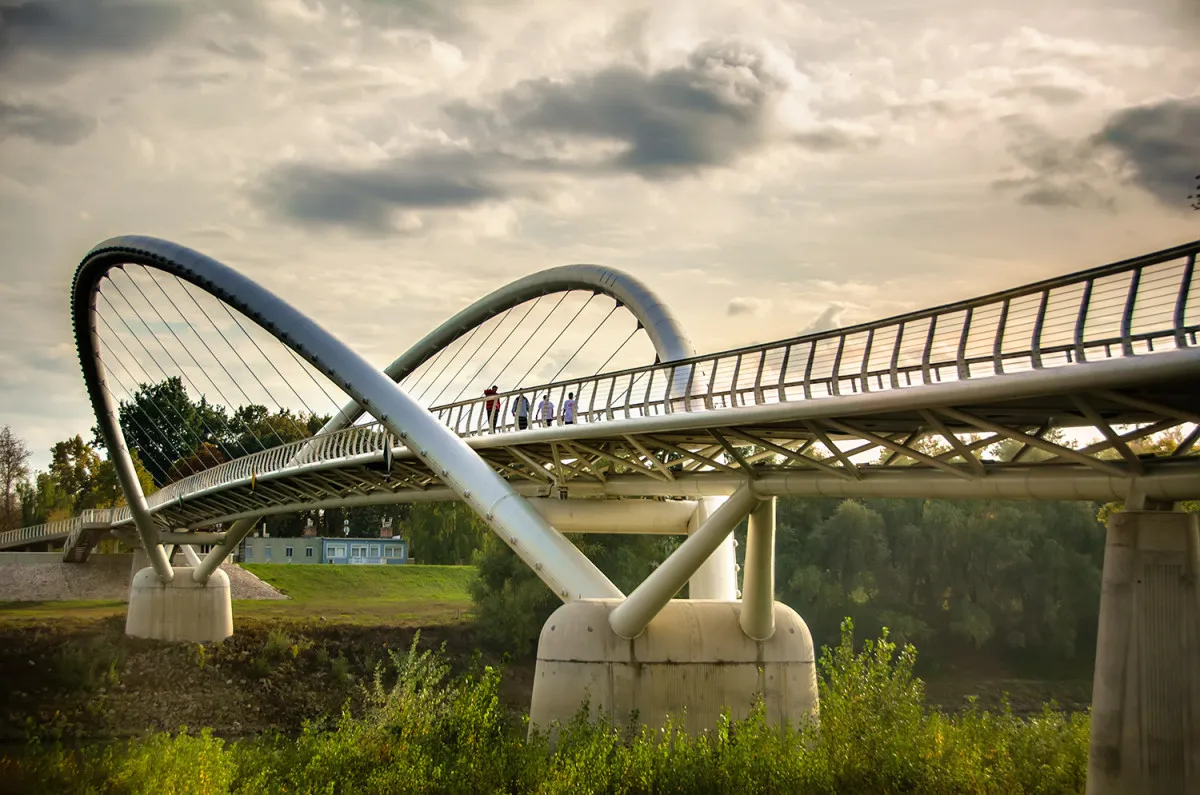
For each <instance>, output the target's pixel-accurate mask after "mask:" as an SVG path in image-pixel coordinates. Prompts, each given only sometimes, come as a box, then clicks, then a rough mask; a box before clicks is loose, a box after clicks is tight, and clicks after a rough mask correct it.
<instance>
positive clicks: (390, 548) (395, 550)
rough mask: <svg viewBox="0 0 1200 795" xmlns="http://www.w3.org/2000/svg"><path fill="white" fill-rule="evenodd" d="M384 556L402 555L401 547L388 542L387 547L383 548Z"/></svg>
mask: <svg viewBox="0 0 1200 795" xmlns="http://www.w3.org/2000/svg"><path fill="white" fill-rule="evenodd" d="M383 556H384V557H385V558H398V557H400V547H398V546H396V545H395V544H388V545H387V546H386V547H384V548H383Z"/></svg>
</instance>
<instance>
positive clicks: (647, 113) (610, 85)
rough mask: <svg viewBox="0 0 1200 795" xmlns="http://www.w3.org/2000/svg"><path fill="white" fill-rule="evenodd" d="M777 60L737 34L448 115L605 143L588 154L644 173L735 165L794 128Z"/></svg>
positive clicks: (666, 174) (841, 140)
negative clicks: (657, 63)
mask: <svg viewBox="0 0 1200 795" xmlns="http://www.w3.org/2000/svg"><path fill="white" fill-rule="evenodd" d="M789 88H790V86H789V78H788V75H787V74H786V70H785V69H784V68H783V67H782V65H780V64H775V63H772V62H771V58H769V57H768V55H767V54H766V53H764V52H763V51H762V50H761V49H759V48H756V47H753V46H749V45H746V44H741V43H737V42H725V43H713V42H710V43H707V44H704V45H701V46H699V47H698V48H696V49H695V50H694V51H693V52H692V53H691V54H690V55H689V56H688V58H687V60H686V62H685V63H683V64H682V65H680V66H676V67H673V68H669V69H663V70H661V71H658V72H646V71H642V70H639V69H635V68H633V67H628V66H614V67H611V68H608V69H604V70H602V71H600V72H597V73H595V74H586V75H576V76H573V77H571V78H569V79H566V80H550V79H539V80H530V81H526V82H524V83H521V84H520V85H517V86H515V87H514V88H512V89H510V90H508V91H506V92H504V93H503V94H501V95H500V97H499V98H498V99H497V101H496V103H495V106H494V107H492V108H488V109H484V108H480V107H477V106H472V105H469V104H465V103H460V104H457V105H453V106H451V107H450V108H448V113H449V115H450V116H451V117H452V118H454V119H456V120H458V121H459V122H460V123H462V124H463V126H464V127H465V128H466V129H467V130H470V131H473V132H474V133H475V134H476V135H481V136H483V137H485V138H486V139H489V140H492V141H502V142H512V141H528V140H529V138H530V136H533V137H535V138H540V139H542V140H544V141H546V142H549V143H551V145H553V143H554V142H561V141H562V140H564V139H565V140H568V141H569V140H572V139H574V140H587V141H592V142H595V143H597V144H600V145H604V144H609V145H611V146H610V149H611V148H613V147H615V151H605V150H604V149H603V148H602V149H601V150H600V151H601V154H599V155H595V156H594V159H592V160H591V163H592V164H593V165H596V166H601V167H603V168H607V169H610V170H614V171H629V172H633V173H635V174H638V175H640V176H642V177H646V178H648V179H662V178H671V177H677V176H679V175H681V174H687V173H694V172H697V171H700V170H704V169H709V168H717V167H724V166H730V165H733V164H734V163H736V162H737V161H738V160H739V159H740V158H741V157H742V156H744V155H746V154H749V153H751V152H754V151H757V150H759V149H762V148H763V147H765V146H767V145H768V144H769V143H771V142H773V141H780V140H785V139H787V138H788V134H787V131H786V129H785V128H784V126H783V125H782V124H781V121H780V119H779V117H778V114H777V110H778V106H779V103H780V101H781V99H782V98H783V96H784V94H785V93H786V92H787V91H788V90H789ZM859 139H860V136H859V135H856V134H855V132H854V131H852V130H850V129H846V128H839V127H836V126H830V125H820V126H818V127H817V128H815V129H812V130H806V131H803V132H796V133H794V134H792V135H791V136H790V140H792V141H793V142H794V143H796V144H798V145H800V146H804V147H806V148H810V149H813V150H815V151H835V150H845V149H852V148H854V147H856V146H857V145H858V143H859Z"/></svg>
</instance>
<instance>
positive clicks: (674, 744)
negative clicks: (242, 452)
mask: <svg viewBox="0 0 1200 795" xmlns="http://www.w3.org/2000/svg"><path fill="white" fill-rule="evenodd" d="M915 657H916V655H915V652H914V651H913V650H912V649H911V647H906V648H904V649H897V647H896V645H895V644H894V643H892V642H891V641H890V640H889V639H888V637H887V634H886V633H884V635H883V637H881V638H879V639H878V640H874V641H868V642H867V643H866V644H864V647H863V649H862V650H861V651H856V650H855V648H854V643H853V628H852V626H851V625H850V624H849V622H847V623H846V624H845V625H844V626H843V631H842V640H841V643H840V644H839V645H838V646H837V647H836V648H834V649H832V650H829V649H826V650H824V652H823V654H822V657H821V662H820V667H819V673H820V680H819V686H820V695H821V716H820V724H819V726H805V727H801V728H799V729H779V728H776V727H773V726H771V725H769V724H768V722H767V721H766V719H765V713H764V710H763V709H762V706H761V704H760V705H759V706H758V707H757V708H756V709H755V710H754V711H753V712H752V714H751V715H750V717H748V718H747V719H745V720H741V721H733V720H730V719H729V718H728V716H726V717H725V718H724V719H723V720H722V721H720V723H719V725H718V726H717V727H716V728H715V730H713V731H711V732H708V733H706V734H704V735H701V736H699V737H688V736H687V735H685V734H684V733H683V732H682V731H680V730H679V729H678V727H676V726H674V725H668V726H666V727H664V728H663V729H661V730H650V729H645V728H640V727H628V726H627V727H613V726H611V725H609V724H606V723H594V722H589V720H588V719H587V713H586V711H581V712H580V714H579V715H578V716H577V717H576V718H575V719H574V720H572V721H571V722H570V723H569V724H568V725H567V726H564V727H561V731H560V732H559V733H558V738H557V744H556V747H555V748H553V749H552V748H551V747H550V744H549V743H548V742H547V739H546V737H545V736H544V735H542V734H539V733H537V732H534V733H532V734H531V735H530V736H529V737H528V738H527V736H526V735H527V731H526V723H525V721H523V720H520V719H518V718H516V717H515V716H513V715H512V714H511V713H508V712H506V711H505V710H503V709H502V708H501V707H500V703H499V698H498V695H497V693H498V687H499V683H500V674H499V672H498V671H496V670H494V669H493V668H490V667H481V666H479V665H478V664H477V665H476V666H474V669H473V670H472V671H471V672H470V673H467V674H465V675H463V676H460V677H457V678H452V677H451V676H450V668H449V666H448V664H447V663H446V660H445V657H444V656H443V655H442V654H439V653H434V652H432V651H419V650H418V648H417V645H416V642H415V641H414V644H413V646H412V648H410V649H409V651H408V652H407V653H404V654H400V653H395V652H392V653H390V655H389V659H387V660H386V661H384V663H382V664H381V665H380V666H379V668H378V669H377V673H376V676H375V677H374V679H373V681H371V682H369V683H367V684H366V685H364V687H365V691H366V695H367V697H368V701H369V703H370V708H369V710H368V711H367V714H366V715H365V716H364V717H362V718H355V717H352V716H351V715H350V714H349V713H348V712H345V713H343V714H342V715H341V717H340V718H339V719H337V720H335V721H333V722H332V724H331V725H328V726H326V725H321V726H318V725H315V724H314V725H310V726H308V727H306V728H305V730H304V731H303V732H302V734H301V735H300V736H299V737H298V738H294V737H281V736H267V737H262V738H259V739H256V740H252V741H243V742H238V743H224V742H222V741H221V740H218V739H214V738H212V737H211V736H210V735H208V734H207V733H202V734H201V735H200V736H198V737H196V736H187V735H186V734H178V735H174V736H172V735H170V734H165V733H161V734H155V735H152V736H150V737H149V738H147V739H144V740H141V741H137V742H133V743H125V744H117V745H108V746H103V747H98V748H89V749H84V750H82V751H70V750H62V749H58V748H49V749H42V748H35V749H32V750H31V752H30V753H28V754H24V755H22V756H21V757H19V758H15V759H2V760H0V780H3V781H5V783H6V786H8V787H10V789H11V791H15V792H27V791H30V792H31V791H38V792H41V791H56V792H64V793H75V792H79V793H82V792H95V791H102V792H114V791H116V792H150V791H165V792H182V793H191V792H195V793H201V792H202V793H226V792H234V793H258V792H330V793H334V792H354V793H360V792H361V793H440V792H455V793H457V792H473V793H491V792H539V793H571V794H572V795H574V793H599V792H605V793H607V792H613V793H616V792H621V793H640V792H664V793H665V792H672V793H706V794H707V793H725V792H730V793H733V792H736V793H739V795H741V794H742V793H752V792H789V793H834V792H836V793H893V792H906V793H1017V792H1031V793H1046V795H1050V794H1052V793H1081V792H1082V791H1083V788H1084V780H1085V771H1086V767H1087V742H1088V718H1087V716H1086V715H1072V716H1067V715H1064V714H1062V713H1061V712H1059V711H1056V710H1055V709H1053V708H1052V707H1049V706H1048V707H1046V709H1045V710H1044V712H1043V713H1042V715H1040V716H1039V717H1037V718H1032V719H1027V720H1023V719H1020V718H1017V717H1014V716H1013V715H1012V713H1011V712H1010V711H1008V710H1007V709H1005V710H1003V711H1001V712H999V713H995V712H987V711H983V710H979V709H975V708H972V709H970V710H968V711H967V712H966V713H965V714H963V715H959V716H947V715H944V714H941V713H939V712H936V711H929V710H928V709H927V708H926V707H925V705H924V703H923V688H922V685H921V682H920V680H918V679H916V677H915V676H914V675H913V670H912V669H913V663H914V661H915Z"/></svg>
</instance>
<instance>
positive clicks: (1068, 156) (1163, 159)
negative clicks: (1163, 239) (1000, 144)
mask: <svg viewBox="0 0 1200 795" xmlns="http://www.w3.org/2000/svg"><path fill="white" fill-rule="evenodd" d="M1004 121H1005V125H1006V127H1007V129H1008V130H1009V131H1010V133H1011V135H1012V140H1013V143H1012V146H1011V149H1010V151H1011V153H1012V155H1013V157H1014V158H1015V159H1016V160H1017V162H1018V163H1019V164H1020V165H1021V167H1022V171H1021V173H1020V174H1019V175H1017V176H1008V177H1004V178H1001V179H998V180H996V181H995V182H994V183H993V186H994V187H995V188H997V189H999V190H1002V191H1015V192H1016V193H1017V195H1018V197H1019V200H1020V201H1021V202H1022V203H1023V204H1030V205H1038V206H1043V207H1076V208H1082V207H1094V208H1112V207H1113V206H1114V199H1113V194H1114V193H1115V192H1116V191H1117V187H1118V185H1119V182H1120V179H1119V178H1120V177H1122V176H1124V177H1125V178H1126V180H1127V181H1128V182H1131V183H1132V184H1134V185H1136V186H1138V187H1139V188H1141V189H1142V190H1145V191H1146V192H1147V193H1148V194H1150V195H1151V196H1153V197H1155V198H1156V199H1158V200H1159V201H1160V202H1162V203H1163V204H1164V205H1166V206H1168V207H1172V208H1176V209H1179V210H1184V209H1186V208H1187V204H1186V201H1185V198H1186V197H1187V195H1188V193H1189V192H1190V191H1191V189H1192V188H1193V187H1194V186H1193V182H1194V179H1193V178H1194V176H1195V172H1197V171H1200V133H1197V132H1196V131H1197V130H1200V97H1190V98H1187V99H1169V100H1163V101H1159V102H1154V103H1150V104H1146V105H1140V106H1136V107H1131V108H1125V109H1123V110H1119V111H1117V112H1115V113H1113V114H1112V115H1111V116H1110V117H1109V118H1108V120H1107V122H1105V124H1104V125H1103V127H1102V128H1101V130H1100V131H1099V132H1097V133H1095V134H1094V135H1091V136H1089V137H1087V138H1085V139H1083V140H1079V141H1069V140H1064V139H1062V138H1059V137H1056V136H1054V135H1052V134H1050V133H1049V132H1048V131H1047V130H1045V129H1044V128H1043V127H1041V126H1039V125H1037V124H1035V123H1033V122H1031V121H1030V120H1029V119H1027V118H1025V117H1020V116H1015V117H1010V118H1008V119H1006V120H1004Z"/></svg>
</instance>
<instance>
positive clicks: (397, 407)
mask: <svg viewBox="0 0 1200 795" xmlns="http://www.w3.org/2000/svg"><path fill="white" fill-rule="evenodd" d="M127 264H133V265H141V266H144V267H148V268H153V269H156V270H159V271H162V272H164V273H169V274H172V275H174V276H177V277H178V278H180V279H182V280H184V281H186V282H189V283H190V284H193V285H195V286H196V287H199V288H200V289H202V290H204V291H205V292H207V293H209V294H210V295H212V296H214V297H215V298H217V299H218V300H220V301H223V302H225V303H226V304H228V305H229V306H231V307H233V308H235V309H237V310H238V311H239V312H241V313H242V314H243V315H245V316H246V317H248V318H250V319H252V320H253V321H254V322H255V323H257V324H258V325H259V326H260V327H262V328H263V329H265V330H266V331H267V332H269V333H270V334H271V335H272V336H274V337H275V338H276V339H278V340H279V341H280V342H281V343H283V344H284V345H286V346H287V347H289V348H290V349H292V350H293V351H295V352H296V353H297V354H298V355H299V356H301V357H302V358H304V359H306V360H307V361H308V362H309V363H310V364H312V365H313V367H315V368H316V369H317V370H318V371H320V372H321V373H323V374H324V375H325V376H326V377H327V378H329V379H330V380H331V381H333V382H334V383H335V384H337V386H338V387H339V388H340V389H341V390H342V391H343V392H345V393H346V394H347V395H348V396H349V397H350V398H352V399H353V400H354V401H355V403H356V404H361V405H362V406H364V407H366V409H367V410H368V411H370V412H371V414H372V415H374V416H375V417H376V419H378V420H379V421H380V422H381V423H383V425H384V426H385V427H387V428H388V430H390V431H391V432H392V433H395V434H396V435H397V436H398V437H399V438H401V439H403V440H405V443H406V444H407V445H408V446H409V448H410V449H412V450H413V452H414V453H415V454H416V455H418V457H420V458H421V459H422V460H423V461H424V462H425V463H426V464H427V465H428V466H429V467H430V468H431V470H432V471H434V472H440V473H441V479H442V480H443V482H444V483H445V484H446V485H447V486H449V487H450V488H451V489H453V490H454V492H455V493H456V494H457V495H458V497H459V498H460V499H461V500H462V501H463V502H465V503H467V505H469V506H470V507H471V508H472V509H473V510H474V511H475V512H476V513H478V514H479V515H480V516H481V517H482V518H483V519H484V520H485V521H486V522H487V524H488V525H489V526H490V527H491V528H492V530H493V531H494V532H496V533H497V534H498V535H499V536H500V537H501V539H503V540H504V541H505V542H506V543H508V544H509V546H511V547H512V548H513V550H514V551H515V552H516V553H517V555H518V556H519V557H520V558H521V559H522V560H524V561H525V562H526V564H528V565H529V566H530V568H532V569H533V570H534V572H535V573H536V574H537V575H538V576H539V577H541V579H542V580H543V581H544V582H546V584H547V585H549V586H550V588H551V589H552V590H553V591H554V592H555V593H556V594H557V595H558V596H559V597H560V598H562V599H563V600H564V601H566V600H569V599H572V598H587V597H593V598H596V597H598V598H620V597H621V596H623V594H622V593H621V591H620V590H619V589H618V588H617V587H616V586H614V585H613V584H612V582H610V581H609V579H608V578H607V577H605V576H604V574H603V573H602V572H601V571H600V570H599V569H598V568H596V566H595V564H593V563H592V562H591V561H590V560H588V559H587V557H586V556H585V555H584V554H583V553H582V552H580V551H579V550H578V549H577V548H576V547H575V546H574V545H573V544H571V542H570V541H568V540H567V539H566V538H564V537H563V536H562V534H561V533H559V532H558V531H557V530H555V529H554V528H553V527H552V526H551V525H550V524H549V523H547V522H546V521H545V519H543V518H542V516H541V515H540V514H539V513H538V512H537V511H536V510H534V509H533V507H531V506H530V505H529V504H528V503H527V502H526V501H525V500H524V499H523V498H522V497H521V496H519V495H518V494H517V492H516V491H515V490H514V489H513V488H512V486H510V485H509V484H508V483H507V482H506V481H504V480H503V479H502V478H501V477H500V476H499V475H497V474H496V473H495V472H494V471H492V469H491V467H490V466H488V464H487V463H486V462H484V461H483V459H481V458H480V457H479V455H478V454H476V453H475V451H474V450H472V449H471V448H470V447H469V446H468V445H467V444H466V443H465V442H464V441H463V440H462V439H460V438H459V437H458V436H456V435H455V434H454V433H453V431H451V430H450V429H449V428H447V427H445V426H444V425H442V424H441V423H439V422H437V421H436V420H435V419H434V418H433V417H432V416H431V415H430V414H429V412H428V411H426V410H425V409H424V408H423V407H421V406H420V405H419V404H418V403H417V402H416V401H415V400H413V399H412V398H411V397H409V396H408V394H407V393H405V392H404V390H403V389H401V388H400V387H399V385H397V384H395V383H393V382H392V381H391V379H389V378H388V376H386V375H385V374H383V373H382V372H380V371H379V370H376V369H375V368H374V367H372V366H371V365H370V364H369V363H368V362H367V361H366V360H364V359H363V358H362V357H361V356H359V355H358V354H357V353H355V352H354V351H353V350H352V349H350V348H349V347H348V346H347V345H345V344H344V343H342V342H341V341H339V340H338V339H337V338H336V337H334V336H333V335H332V334H330V333H329V332H328V331H326V330H325V329H323V328H321V327H320V326H319V325H318V324H317V323H315V322H314V321H312V320H311V319H309V318H308V317H306V316H305V315H304V314H302V313H301V312H299V311H298V310H297V309H295V308H294V307H292V306H291V305H290V304H288V303H286V302H285V301H283V300H282V299H280V298H279V297H277V296H276V295H274V294H273V293H271V292H270V291H268V290H266V289H265V288H263V287H261V286H260V285H259V284H257V283H256V282H254V281H252V280H251V279H249V278H247V277H245V276H243V275H242V274H240V273H238V272H237V271H235V270H233V269H232V268H229V267H228V266H226V265H223V264H222V263H220V262H218V261H217V260H214V259H212V258H210V257H206V256H205V255H203V254H200V253H199V252H196V251H193V250H191V249H189V248H186V247H184V246H180V245H178V244H175V243H170V242H168V241H165V240H159V239H157V238H152V237H141V236H125V237H115V238H111V239H109V240H106V241H104V242H103V243H100V244H98V245H97V246H95V247H94V248H93V249H92V250H91V251H90V252H88V254H87V255H86V256H85V257H84V259H83V261H82V262H81V263H80V265H79V268H78V270H77V271H76V272H75V281H74V284H73V286H72V291H71V319H72V324H73V326H74V331H75V342H76V346H77V348H78V350H79V359H80V364H81V365H82V367H83V377H84V383H85V384H86V386H87V391H88V397H89V399H90V400H91V402H92V408H93V410H94V411H95V413H96V419H97V421H98V423H99V426H100V432H101V435H102V436H103V438H104V442H105V444H106V445H107V446H108V450H109V456H110V457H111V458H112V459H113V462H114V465H115V468H116V471H117V477H118V480H119V481H120V483H121V489H122V491H124V493H125V497H126V500H127V502H128V504H129V511H130V515H131V517H132V519H133V521H134V525H135V527H136V528H137V532H138V535H139V537H140V538H141V541H142V544H143V545H144V546H145V548H146V552H147V554H148V556H149V557H150V562H151V565H152V566H153V567H154V569H155V571H156V572H157V573H158V576H159V578H160V579H161V580H163V581H164V582H169V581H170V580H171V579H172V578H173V577H174V570H173V569H172V567H171V565H170V562H169V561H168V560H167V557H166V554H165V552H164V550H163V548H162V545H161V543H160V542H159V535H158V530H157V529H156V527H155V525H154V521H153V519H152V517H151V515H150V511H149V507H148V506H147V504H146V497H145V495H144V494H143V493H142V489H141V484H140V483H139V482H138V479H137V475H136V474H135V472H134V468H133V462H132V460H131V458H130V455H129V449H128V447H127V446H126V443H125V436H124V433H123V432H122V430H121V426H120V422H119V421H118V414H117V407H116V406H115V405H114V403H113V399H112V395H111V394H110V393H109V391H108V389H107V388H106V387H105V370H104V364H103V362H101V360H100V346H99V341H100V337H99V332H98V329H97V326H96V295H97V293H98V292H99V287H100V282H101V280H102V279H103V278H104V277H105V276H106V275H107V274H108V272H109V271H110V270H111V269H113V268H119V267H122V266H124V265H127ZM250 526H252V525H244V526H243V527H241V528H238V527H236V526H235V528H233V529H231V530H230V532H229V533H228V534H227V535H226V541H225V548H222V547H218V548H216V549H214V550H213V551H212V552H211V553H209V556H208V558H207V559H206V560H205V561H204V562H203V564H202V565H201V566H200V567H197V568H196V569H195V570H194V574H193V576H194V578H195V579H196V580H198V581H201V582H203V581H204V580H206V579H207V577H208V575H209V574H211V572H212V570H213V568H215V566H216V564H217V563H218V562H219V561H220V560H221V559H222V558H223V557H224V555H225V549H227V547H228V546H229V545H232V544H236V543H238V542H239V541H240V540H241V538H240V537H238V536H237V533H238V532H241V534H242V535H244V534H245V532H246V531H248V530H249V527H250Z"/></svg>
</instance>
